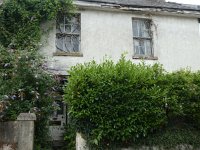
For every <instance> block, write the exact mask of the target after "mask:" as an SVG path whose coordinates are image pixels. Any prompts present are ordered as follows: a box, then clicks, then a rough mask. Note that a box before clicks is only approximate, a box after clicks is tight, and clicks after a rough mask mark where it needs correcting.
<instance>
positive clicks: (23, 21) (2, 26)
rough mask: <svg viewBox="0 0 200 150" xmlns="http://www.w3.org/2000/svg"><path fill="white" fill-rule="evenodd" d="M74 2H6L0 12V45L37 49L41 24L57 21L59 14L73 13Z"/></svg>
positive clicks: (12, 0) (10, 0) (16, 0)
mask: <svg viewBox="0 0 200 150" xmlns="http://www.w3.org/2000/svg"><path fill="white" fill-rule="evenodd" d="M73 8H74V6H73V5H72V0H42V1H41V0H5V2H4V3H3V5H2V6H1V10H0V39H1V40H0V44H2V45H3V46H5V47H8V46H10V47H12V48H20V49H24V48H32V47H35V46H36V45H37V44H38V42H39V40H40V37H41V31H40V24H41V23H42V22H45V21H47V20H52V19H55V18H56V16H57V14H58V12H60V13H63V14H66V15H67V14H69V13H71V12H72V11H73Z"/></svg>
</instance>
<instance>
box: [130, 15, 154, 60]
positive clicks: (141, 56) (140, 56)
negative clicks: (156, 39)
mask: <svg viewBox="0 0 200 150" xmlns="http://www.w3.org/2000/svg"><path fill="white" fill-rule="evenodd" d="M134 20H135V21H148V23H149V29H148V32H149V33H148V35H149V37H145V36H135V35H134ZM152 24H153V22H152V20H151V19H149V18H136V17H133V18H132V38H133V53H134V54H133V59H152V60H157V59H158V58H157V57H154V48H153V31H152ZM137 25H138V22H137ZM138 29H139V28H137V30H138ZM143 31H144V29H143ZM143 31H142V32H143ZM140 40H143V41H144V42H145V41H149V42H150V54H148V53H147V51H145V54H137V53H136V45H135V42H137V41H139V42H140ZM144 45H145V43H144Z"/></svg>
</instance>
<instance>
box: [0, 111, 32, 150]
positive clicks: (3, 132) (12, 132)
mask: <svg viewBox="0 0 200 150" xmlns="http://www.w3.org/2000/svg"><path fill="white" fill-rule="evenodd" d="M35 120H36V116H35V114H32V113H28V114H27V113H22V114H20V115H19V116H18V118H17V121H9V122H0V150H33V142H34V121H35Z"/></svg>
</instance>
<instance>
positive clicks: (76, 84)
mask: <svg viewBox="0 0 200 150" xmlns="http://www.w3.org/2000/svg"><path fill="white" fill-rule="evenodd" d="M162 72H163V70H162V68H161V67H160V66H159V65H157V64H156V65H154V66H152V67H150V66H147V65H144V64H139V65H135V64H133V63H131V62H130V61H126V60H125V58H121V60H120V61H119V62H118V63H117V64H114V63H113V62H112V61H110V60H106V61H105V62H103V63H102V64H96V63H95V62H94V61H93V62H91V63H88V64H85V65H78V66H76V67H74V68H72V70H71V71H70V75H71V77H70V79H69V84H68V86H67V87H66V89H65V92H66V96H65V98H66V100H67V102H68V104H69V105H70V106H71V107H70V116H71V117H72V122H73V123H74V125H75V126H76V128H77V130H78V131H80V132H82V133H84V134H85V135H88V137H90V143H93V144H96V145H98V144H101V145H110V144H112V143H113V142H116V141H119V142H121V144H127V143H129V141H130V140H136V139H138V138H139V137H145V136H146V135H147V134H148V133H150V132H152V131H153V130H154V129H156V128H158V127H160V126H163V125H165V123H166V115H165V113H166V112H165V109H163V107H164V106H165V103H164V98H165V91H163V90H162V89H161V88H160V87H159V86H158V83H159V81H160V80H161V79H162V78H163V74H162Z"/></svg>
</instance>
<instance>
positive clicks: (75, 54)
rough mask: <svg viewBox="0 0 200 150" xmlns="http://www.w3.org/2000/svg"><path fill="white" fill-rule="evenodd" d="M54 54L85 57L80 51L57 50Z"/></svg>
mask: <svg viewBox="0 0 200 150" xmlns="http://www.w3.org/2000/svg"><path fill="white" fill-rule="evenodd" d="M53 56H72V57H83V54H82V53H80V52H59V51H57V52H55V53H53Z"/></svg>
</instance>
